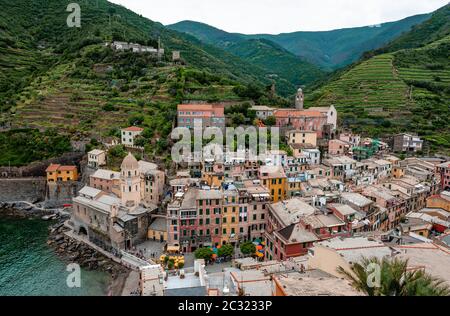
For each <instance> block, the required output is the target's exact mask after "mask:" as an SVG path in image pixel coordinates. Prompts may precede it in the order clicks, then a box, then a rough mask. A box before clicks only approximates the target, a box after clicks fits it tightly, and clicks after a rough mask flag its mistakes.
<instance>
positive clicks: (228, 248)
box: [218, 244, 234, 257]
mask: <svg viewBox="0 0 450 316" xmlns="http://www.w3.org/2000/svg"><path fill="white" fill-rule="evenodd" d="M233 254H234V247H233V246H232V245H230V244H226V245H223V246H222V247H220V248H219V250H218V256H219V257H231V256H233Z"/></svg>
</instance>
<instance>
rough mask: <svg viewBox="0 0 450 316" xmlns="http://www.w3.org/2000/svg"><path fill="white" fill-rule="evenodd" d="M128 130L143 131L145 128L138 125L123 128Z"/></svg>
mask: <svg viewBox="0 0 450 316" xmlns="http://www.w3.org/2000/svg"><path fill="white" fill-rule="evenodd" d="M123 130H124V131H126V132H142V131H143V130H144V129H143V128H140V127H137V126H131V127H127V128H124V129H123Z"/></svg>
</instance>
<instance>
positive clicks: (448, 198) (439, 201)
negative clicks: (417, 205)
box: [427, 191, 450, 212]
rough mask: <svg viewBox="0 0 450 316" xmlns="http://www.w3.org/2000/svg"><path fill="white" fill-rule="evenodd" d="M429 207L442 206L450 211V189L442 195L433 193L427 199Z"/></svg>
mask: <svg viewBox="0 0 450 316" xmlns="http://www.w3.org/2000/svg"><path fill="white" fill-rule="evenodd" d="M427 207H429V208H441V209H443V210H446V211H447V212H450V193H449V192H448V191H444V192H442V193H441V194H440V195H433V196H430V197H429V198H428V199H427Z"/></svg>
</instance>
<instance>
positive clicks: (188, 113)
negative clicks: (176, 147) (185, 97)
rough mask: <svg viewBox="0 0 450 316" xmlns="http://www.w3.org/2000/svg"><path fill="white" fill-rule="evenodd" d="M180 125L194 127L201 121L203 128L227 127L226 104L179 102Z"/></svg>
mask: <svg viewBox="0 0 450 316" xmlns="http://www.w3.org/2000/svg"><path fill="white" fill-rule="evenodd" d="M177 115H178V127H187V128H194V124H195V123H201V124H202V126H203V128H206V127H219V128H221V129H224V128H225V106H224V105H223V104H179V105H178V113H177Z"/></svg>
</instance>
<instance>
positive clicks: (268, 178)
mask: <svg viewBox="0 0 450 316" xmlns="http://www.w3.org/2000/svg"><path fill="white" fill-rule="evenodd" d="M259 179H260V180H261V184H262V185H263V186H264V187H266V188H267V189H268V190H269V193H270V196H271V198H272V201H273V202H279V201H282V200H285V199H286V194H287V177H286V174H285V173H284V170H283V167H281V166H262V167H261V168H260V170H259Z"/></svg>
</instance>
